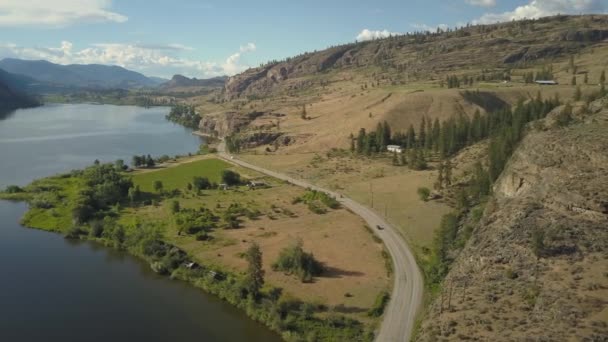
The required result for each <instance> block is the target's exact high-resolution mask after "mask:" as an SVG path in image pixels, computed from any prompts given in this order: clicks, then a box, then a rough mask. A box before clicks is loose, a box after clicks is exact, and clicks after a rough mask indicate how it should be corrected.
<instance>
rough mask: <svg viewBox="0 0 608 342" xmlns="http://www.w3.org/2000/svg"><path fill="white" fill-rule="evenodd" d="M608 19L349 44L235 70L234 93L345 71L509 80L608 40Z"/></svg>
mask: <svg viewBox="0 0 608 342" xmlns="http://www.w3.org/2000/svg"><path fill="white" fill-rule="evenodd" d="M607 25H608V17H607V16H582V17H569V16H558V17H550V18H542V19H538V20H528V21H518V22H514V23H503V24H497V25H481V26H470V27H465V28H462V29H459V30H456V31H447V32H437V33H415V34H407V35H402V36H395V37H392V38H388V39H382V40H374V41H367V42H361V43H356V44H346V45H342V46H337V47H332V48H329V49H327V50H323V51H320V52H314V53H306V54H303V55H301V56H297V57H293V58H288V59H286V60H285V61H281V62H271V63H269V64H267V65H265V66H262V67H259V68H254V69H250V70H247V71H246V72H244V73H242V74H240V75H237V76H234V77H231V78H230V80H229V81H228V83H227V84H226V97H228V98H236V97H239V96H242V95H254V96H264V95H268V94H271V93H272V94H276V93H277V92H288V91H289V90H302V89H309V88H313V87H315V86H316V85H321V84H323V83H324V82H327V79H323V77H322V76H323V75H325V74H327V73H329V72H332V71H345V70H350V71H353V72H355V73H358V74H361V75H360V76H362V77H364V78H366V79H368V80H369V81H373V82H379V83H388V84H391V85H404V84H409V83H412V82H418V81H429V82H431V83H434V84H439V83H440V82H441V81H444V80H445V75H446V73H454V74H455V75H458V76H459V77H460V76H463V75H466V76H467V77H474V78H477V77H480V76H482V74H485V77H484V78H485V79H486V80H502V79H503V76H504V75H505V74H513V75H512V76H515V75H516V72H515V70H516V69H522V68H525V67H526V66H527V65H531V64H534V63H538V62H544V63H550V62H551V61H553V60H555V59H558V58H563V57H565V56H569V55H571V54H575V53H579V52H581V51H583V50H584V49H585V48H587V47H589V46H592V45H595V44H599V43H602V42H603V41H604V40H606V39H608V29H606V27H607ZM579 72H581V73H582V72H584V70H579Z"/></svg>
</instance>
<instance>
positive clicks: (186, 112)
mask: <svg viewBox="0 0 608 342" xmlns="http://www.w3.org/2000/svg"><path fill="white" fill-rule="evenodd" d="M166 118H167V120H170V121H173V122H176V123H178V124H180V125H182V126H185V127H188V128H192V129H197V128H198V125H199V123H200V121H201V117H200V115H198V114H197V113H196V109H195V107H194V106H190V105H183V104H178V105H175V106H173V107H171V112H169V114H167V116H166Z"/></svg>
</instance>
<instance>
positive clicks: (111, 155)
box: [0, 105, 279, 342]
mask: <svg viewBox="0 0 608 342" xmlns="http://www.w3.org/2000/svg"><path fill="white" fill-rule="evenodd" d="M167 111H168V109H166V108H153V109H143V108H138V107H116V106H107V105H103V106H101V105H52V106H44V107H41V108H35V109H27V110H20V111H17V112H15V113H13V114H12V115H9V116H6V117H4V118H3V119H0V186H2V187H4V186H6V185H7V184H20V185H25V184H27V183H28V182H30V181H31V180H33V179H34V178H39V177H44V176H47V175H50V174H54V173H58V172H62V171H67V170H71V169H74V168H80V167H83V166H86V165H89V164H91V163H92V161H93V160H95V159H100V160H102V161H113V160H115V159H117V158H123V159H125V160H126V161H129V160H130V158H131V156H132V155H133V154H153V155H160V154H168V155H175V154H184V153H187V152H194V151H196V150H197V148H198V145H199V143H200V141H199V140H198V138H196V137H194V136H192V135H191V134H190V132H189V131H187V130H185V129H184V128H182V127H180V126H177V125H173V124H171V123H169V122H167V121H165V120H164V115H165V114H166V113H167ZM26 209H27V208H26V206H25V204H23V203H11V202H6V201H0V341H129V342H131V341H169V340H171V341H277V340H279V339H278V337H277V336H276V335H275V334H273V333H271V332H270V331H268V330H267V329H265V328H264V327H262V326H260V325H259V324H257V323H255V322H253V321H251V320H249V319H248V318H247V317H246V316H245V315H244V314H243V313H241V312H239V311H238V310H236V309H234V308H233V307H231V306H230V305H228V304H226V303H224V302H222V301H220V300H217V299H216V298H214V297H212V296H208V295H206V294H205V293H203V292H202V291H199V290H197V289H195V288H193V287H191V286H189V285H187V284H184V283H181V282H177V281H171V280H169V279H167V278H164V277H160V276H157V275H156V274H154V273H153V272H151V271H150V270H149V267H148V266H147V265H146V264H145V263H143V262H140V261H139V260H138V259H135V258H133V257H130V256H129V255H126V254H125V253H120V252H117V251H115V250H112V249H108V248H104V247H101V246H98V245H95V244H93V243H87V242H73V241H68V240H65V239H64V238H63V237H61V236H60V235H57V234H52V233H47V232H42V231H37V230H32V229H27V228H24V227H22V226H20V225H19V224H18V221H19V218H20V217H21V216H22V215H23V213H24V212H25V210H26Z"/></svg>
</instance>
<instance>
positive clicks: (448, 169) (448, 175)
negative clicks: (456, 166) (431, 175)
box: [445, 159, 452, 186]
mask: <svg viewBox="0 0 608 342" xmlns="http://www.w3.org/2000/svg"><path fill="white" fill-rule="evenodd" d="M445 185H446V186H450V185H452V162H451V161H450V160H449V159H448V160H447V161H446V162H445Z"/></svg>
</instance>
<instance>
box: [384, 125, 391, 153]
mask: <svg viewBox="0 0 608 342" xmlns="http://www.w3.org/2000/svg"><path fill="white" fill-rule="evenodd" d="M382 134H383V135H384V138H383V141H384V145H383V146H382V149H383V150H384V149H386V146H387V145H390V144H391V143H392V142H391V134H392V133H391V126H390V125H389V124H388V122H386V121H384V124H383V125H382Z"/></svg>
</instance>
